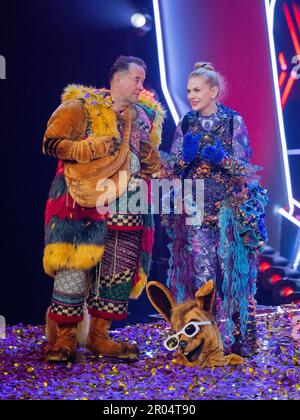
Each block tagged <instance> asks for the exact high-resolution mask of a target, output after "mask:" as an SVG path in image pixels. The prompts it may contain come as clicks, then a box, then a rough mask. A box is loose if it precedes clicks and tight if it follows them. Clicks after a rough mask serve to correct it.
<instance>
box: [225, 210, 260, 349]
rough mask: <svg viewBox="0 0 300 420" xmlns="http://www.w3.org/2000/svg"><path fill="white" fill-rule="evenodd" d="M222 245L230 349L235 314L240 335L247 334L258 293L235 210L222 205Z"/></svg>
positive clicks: (253, 269) (226, 342) (254, 275)
mask: <svg viewBox="0 0 300 420" xmlns="http://www.w3.org/2000/svg"><path fill="white" fill-rule="evenodd" d="M219 227H220V243H219V249H218V255H219V257H220V258H222V260H223V263H224V273H223V284H222V291H223V294H224V297H223V307H222V311H223V315H224V316H225V320H226V328H225V334H226V340H224V341H225V344H228V345H229V346H230V345H232V344H233V343H234V341H235V340H234V322H233V319H232V317H233V314H234V313H236V312H238V313H239V316H240V323H241V333H242V335H245V333H246V329H247V321H248V319H249V313H248V306H249V301H250V298H254V294H255V279H256V270H255V265H253V266H251V264H250V262H249V256H248V254H247V250H246V248H245V246H244V243H243V240H242V238H241V236H240V234H239V232H238V229H237V224H236V221H235V219H234V214H233V210H232V208H230V207H228V206H227V205H226V204H223V206H222V208H221V211H220V219H219Z"/></svg>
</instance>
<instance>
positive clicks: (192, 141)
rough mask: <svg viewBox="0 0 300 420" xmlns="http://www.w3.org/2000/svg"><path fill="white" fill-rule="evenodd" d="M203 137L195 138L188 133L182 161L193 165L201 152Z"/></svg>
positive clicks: (184, 142) (184, 140) (184, 138)
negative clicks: (200, 142)
mask: <svg viewBox="0 0 300 420" xmlns="http://www.w3.org/2000/svg"><path fill="white" fill-rule="evenodd" d="M201 137H202V135H201V134H197V135H196V136H193V134H192V133H187V134H186V135H185V136H184V137H183V147H182V159H183V160H184V161H185V162H186V163H191V162H192V161H193V160H195V159H196V157H197V154H198V151H199V141H200V139H201Z"/></svg>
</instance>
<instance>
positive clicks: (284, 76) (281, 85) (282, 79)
mask: <svg viewBox="0 0 300 420" xmlns="http://www.w3.org/2000/svg"><path fill="white" fill-rule="evenodd" d="M285 79H286V72H285V71H283V72H282V73H281V75H280V77H279V87H280V89H281V88H282V87H283V84H284V82H285Z"/></svg>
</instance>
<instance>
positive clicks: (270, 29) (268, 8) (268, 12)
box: [265, 0, 300, 225]
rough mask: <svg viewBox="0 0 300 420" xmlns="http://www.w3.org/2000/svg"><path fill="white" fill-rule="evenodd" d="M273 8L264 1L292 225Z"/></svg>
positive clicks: (288, 170) (290, 191) (291, 200)
mask: <svg viewBox="0 0 300 420" xmlns="http://www.w3.org/2000/svg"><path fill="white" fill-rule="evenodd" d="M275 6H276V0H272V1H271V3H270V2H269V0H265V8H266V15H267V23H268V33H269V43H270V53H271V62H272V69H273V81H274V88H275V98H276V106H277V116H278V123H279V131H280V139H281V147H282V156H283V163H284V171H285V179H286V188H287V194H288V202H289V213H287V212H285V210H283V209H281V210H282V211H284V212H285V213H286V214H288V215H289V216H290V219H292V221H293V223H294V220H296V219H295V218H294V217H293V216H292V215H293V213H294V202H293V193H292V182H291V174H290V168H289V159H288V153H287V143H286V136H285V129H284V121H283V113H282V107H281V98H280V89H279V84H278V71H277V63H276V50H275V43H274V37H273V25H274V12H275ZM281 214H282V213H281ZM296 221H297V220H296ZM299 225H300V222H299Z"/></svg>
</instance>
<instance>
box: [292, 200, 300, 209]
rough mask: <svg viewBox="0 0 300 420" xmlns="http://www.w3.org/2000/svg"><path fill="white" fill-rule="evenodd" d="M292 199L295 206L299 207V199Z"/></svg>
mask: <svg viewBox="0 0 300 420" xmlns="http://www.w3.org/2000/svg"><path fill="white" fill-rule="evenodd" d="M293 201H294V204H295V206H297V207H298V208H299V209H300V203H299V201H297V200H295V199H294V200H293Z"/></svg>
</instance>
